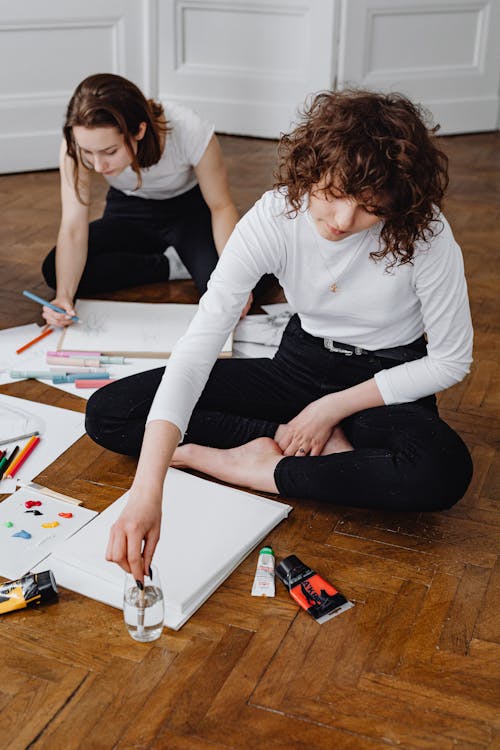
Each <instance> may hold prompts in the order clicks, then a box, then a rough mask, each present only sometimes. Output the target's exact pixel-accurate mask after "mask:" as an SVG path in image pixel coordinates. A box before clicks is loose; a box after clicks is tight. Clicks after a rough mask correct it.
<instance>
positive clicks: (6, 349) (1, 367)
mask: <svg viewBox="0 0 500 750" xmlns="http://www.w3.org/2000/svg"><path fill="white" fill-rule="evenodd" d="M42 331H43V328H41V327H40V326H37V325H36V323H30V324H29V325H26V326H16V327H15V328H4V329H3V330H2V331H0V383H12V382H13V380H12V378H11V377H10V376H9V372H10V371H11V370H48V369H49V368H48V367H47V364H46V361H45V353H46V352H47V351H48V350H50V349H55V348H56V345H57V341H58V339H59V336H60V333H58V331H56V330H55V331H54V332H53V333H51V334H50V336H47V337H46V338H44V339H42V340H41V341H38V342H37V343H36V344H33V345H32V346H30V347H29V348H28V349H26V350H25V351H24V352H21V354H16V349H19V348H20V347H21V346H22V345H23V344H26V343H28V341H32V340H33V339H34V338H36V337H37V336H39V335H40V334H41V333H42Z"/></svg>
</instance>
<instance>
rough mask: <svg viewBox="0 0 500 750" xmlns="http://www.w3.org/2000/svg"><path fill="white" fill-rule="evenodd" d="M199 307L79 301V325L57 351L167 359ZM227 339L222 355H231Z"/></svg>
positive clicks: (62, 340)
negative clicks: (67, 350)
mask: <svg viewBox="0 0 500 750" xmlns="http://www.w3.org/2000/svg"><path fill="white" fill-rule="evenodd" d="M197 309H198V305H180V304H179V305H175V304H153V303H142V302H108V301H103V300H78V302H77V303H76V311H77V314H78V317H79V318H80V322H79V323H75V324H74V325H72V326H69V327H68V328H67V329H66V330H65V331H64V333H63V335H62V337H61V340H60V342H59V345H58V347H59V349H69V350H73V351H99V352H101V353H102V354H111V355H113V354H125V355H129V356H132V355H136V356H143V357H147V356H156V357H159V356H162V357H168V356H170V354H171V352H172V350H173V348H174V346H175V344H176V343H177V341H178V340H179V339H180V338H181V336H183V335H184V334H185V333H186V331H187V329H188V327H189V324H190V323H191V320H192V319H193V318H194V316H195V314H196V311H197ZM231 340H232V337H229V338H228V340H227V341H226V343H225V344H224V346H223V348H222V354H226V355H228V354H230V352H231Z"/></svg>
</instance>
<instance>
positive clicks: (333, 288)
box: [330, 284, 337, 292]
mask: <svg viewBox="0 0 500 750" xmlns="http://www.w3.org/2000/svg"><path fill="white" fill-rule="evenodd" d="M330 291H331V292H336V291H337V284H330Z"/></svg>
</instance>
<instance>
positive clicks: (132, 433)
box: [86, 316, 472, 511]
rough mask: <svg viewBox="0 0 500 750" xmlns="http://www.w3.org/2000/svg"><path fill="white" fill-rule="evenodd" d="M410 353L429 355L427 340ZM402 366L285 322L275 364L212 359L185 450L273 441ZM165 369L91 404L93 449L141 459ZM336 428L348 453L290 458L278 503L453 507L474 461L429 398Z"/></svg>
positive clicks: (111, 389)
mask: <svg viewBox="0 0 500 750" xmlns="http://www.w3.org/2000/svg"><path fill="white" fill-rule="evenodd" d="M410 346H413V347H414V348H415V349H416V350H420V352H421V353H422V354H423V353H424V352H425V343H424V342H423V339H420V340H419V341H418V342H415V343H414V344H413V345H410ZM396 364H398V362H396V361H394V360H388V359H383V360H382V358H378V357H375V356H372V355H359V356H357V355H352V356H350V357H347V356H345V355H343V354H338V353H335V352H329V351H328V350H327V349H325V348H324V347H323V345H322V339H315V338H314V337H313V336H310V335H309V334H307V333H305V332H304V331H303V330H302V328H301V327H300V323H299V320H298V317H297V316H294V317H293V318H292V320H291V321H290V323H289V325H288V327H287V329H286V331H285V333H284V335H283V340H282V342H281V345H280V348H279V350H278V352H277V354H276V356H275V358H274V359H273V360H270V359H254V360H248V359H244V360H238V359H234V360H231V359H229V360H218V361H217V363H216V364H215V366H214V368H213V370H212V373H211V375H210V378H209V380H208V382H207V385H206V387H205V390H204V391H203V393H202V395H201V397H200V399H199V401H198V404H197V406H196V408H195V410H194V412H193V415H192V417H191V420H190V422H189V425H188V429H187V432H186V436H185V439H184V442H186V443H198V444H200V445H210V446H214V447H219V448H230V447H234V446H237V445H242V444H244V443H247V442H248V441H250V440H252V439H254V438H256V437H261V436H268V437H274V434H275V432H276V429H277V427H278V425H279V424H280V423H286V422H288V421H289V420H290V419H292V418H293V417H294V416H296V415H297V414H298V413H299V412H300V411H301V410H302V409H303V408H304V407H305V406H306V405H307V404H309V403H311V402H312V401H315V400H316V399H318V398H320V397H321V396H324V395H326V394H328V393H333V392H338V391H342V390H344V389H346V388H349V387H350V386H353V385H356V384H358V383H361V382H363V381H365V380H368V379H370V378H371V377H373V375H374V374H375V373H376V372H377V371H379V370H381V369H383V368H388V367H391V366H394V365H396ZM162 375H163V369H158V370H152V371H150V372H146V373H141V374H139V375H134V376H132V377H130V378H125V379H123V380H118V381H116V382H115V383H113V384H110V385H109V386H106V388H102V389H101V390H99V391H96V393H95V394H94V395H93V396H92V397H91V398H90V400H89V402H88V406H87V416H86V428H87V432H88V434H89V435H90V437H91V438H92V439H93V440H95V441H96V442H97V443H99V445H102V446H104V447H106V448H109V449H110V450H113V451H116V452H118V453H125V454H127V455H138V454H139V452H140V448H141V444H142V439H143V434H144V428H145V420H146V417H147V415H148V412H149V409H150V406H151V402H152V400H153V397H154V394H155V392H156V389H157V387H158V385H159V383H160V380H161V377H162ZM342 427H343V429H344V431H345V434H346V436H347V438H348V439H349V441H350V442H351V444H352V445H353V446H354V450H353V451H348V452H345V453H334V454H331V455H328V456H304V457H295V456H292V457H286V458H283V459H282V460H281V461H279V463H278V465H277V467H276V470H275V474H274V479H275V482H276V485H277V487H278V490H279V493H280V495H283V496H287V497H292V498H293V497H299V498H300V497H302V498H310V499H315V500H321V501H324V502H327V503H333V504H338V505H348V506H357V507H366V508H387V509H391V510H412V511H419V510H428V511H430V510H440V509H443V508H449V507H450V506H452V505H453V504H454V503H456V502H457V501H458V500H459V499H460V498H461V497H462V496H463V494H464V493H465V491H466V489H467V487H468V485H469V483H470V480H471V477H472V461H471V458H470V455H469V452H468V450H467V448H466V446H465V445H464V443H463V441H462V440H461V438H460V437H459V436H458V435H457V434H456V433H455V432H454V431H453V430H452V429H451V427H449V426H448V425H447V424H446V423H445V422H443V421H442V420H441V419H440V418H439V416H438V413H437V407H436V401H435V398H434V396H430V397H428V398H425V399H421V400H420V401H417V402H414V403H408V404H400V405H396V406H380V407H376V408H373V409H364V410H363V411H360V412H357V413H356V414H353V415H352V416H350V417H348V418H347V419H346V420H344V421H343V422H342Z"/></svg>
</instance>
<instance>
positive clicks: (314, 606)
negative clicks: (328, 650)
mask: <svg viewBox="0 0 500 750" xmlns="http://www.w3.org/2000/svg"><path fill="white" fill-rule="evenodd" d="M276 575H277V576H278V578H279V579H280V581H281V582H282V583H284V584H285V586H286V587H287V589H288V591H289V592H290V596H291V597H292V598H293V599H295V601H296V602H297V603H298V604H300V606H301V607H302V609H305V610H306V612H308V613H309V614H310V615H311V617H313V618H314V619H315V620H316V622H319V623H320V624H322V623H324V622H327V620H331V619H332V617H337V615H340V614H342V612H345V611H346V610H348V609H351V607H354V604H353V603H352V602H350V601H349V600H348V599H346V598H345V596H343V594H340V593H339V592H338V591H337V589H335V588H334V587H333V586H332V585H331V583H328V582H327V581H325V579H324V578H322V577H321V576H320V575H318V574H317V573H316V572H315V571H314V570H312V568H309V567H308V566H307V565H305V564H304V563H303V562H302V560H299V558H298V557H296V556H295V555H289V556H288V557H285V559H284V560H282V561H281V562H280V564H279V565H278V567H277V568H276Z"/></svg>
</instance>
